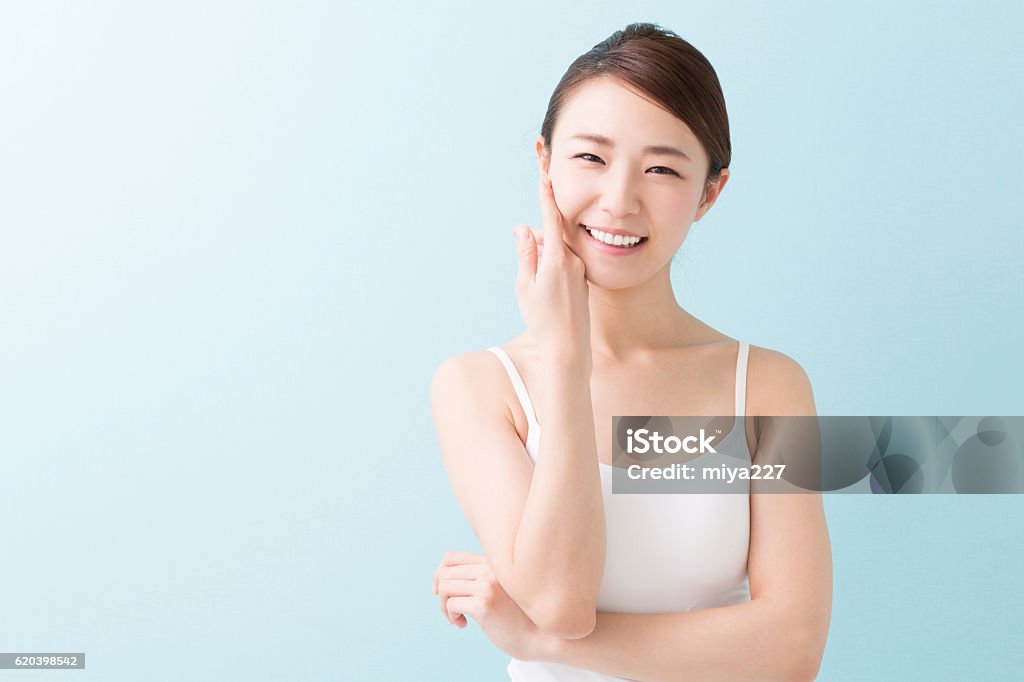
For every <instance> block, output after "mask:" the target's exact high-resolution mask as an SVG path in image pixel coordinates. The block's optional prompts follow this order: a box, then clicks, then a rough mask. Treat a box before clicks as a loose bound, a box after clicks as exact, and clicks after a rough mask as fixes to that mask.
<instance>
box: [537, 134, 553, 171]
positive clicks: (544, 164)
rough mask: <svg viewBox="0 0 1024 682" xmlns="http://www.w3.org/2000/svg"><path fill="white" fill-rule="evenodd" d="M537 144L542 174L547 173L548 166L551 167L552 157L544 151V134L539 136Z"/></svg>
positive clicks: (538, 162) (538, 161) (538, 160)
mask: <svg viewBox="0 0 1024 682" xmlns="http://www.w3.org/2000/svg"><path fill="white" fill-rule="evenodd" d="M535 146H536V148H537V165H538V167H539V168H540V174H541V175H547V174H548V168H550V167H551V157H550V156H549V155H548V154H547V153H546V152H545V151H544V136H543V135H538V136H537V142H536V144H535Z"/></svg>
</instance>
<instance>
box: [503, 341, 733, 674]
mask: <svg viewBox="0 0 1024 682" xmlns="http://www.w3.org/2000/svg"><path fill="white" fill-rule="evenodd" d="M487 350H489V351H491V352H493V353H494V354H495V355H497V356H498V358H499V359H500V360H501V362H502V364H503V365H504V366H505V369H506V370H507V371H508V375H509V378H510V379H511V380H512V385H513V386H514V387H515V391H516V395H517V396H518V398H519V402H520V404H521V405H522V407H523V412H525V413H526V419H527V422H528V425H529V429H528V432H527V438H526V452H527V453H528V454H529V456H530V459H531V461H532V462H534V463H536V461H537V446H538V444H539V443H540V424H538V423H537V416H536V414H534V411H533V403H532V402H531V401H530V396H529V394H528V393H527V391H526V386H525V384H524V383H523V380H522V378H521V377H520V376H519V372H518V371H517V370H516V368H515V365H514V364H513V363H512V359H511V358H510V357H509V356H508V354H507V353H506V352H505V351H504V350H502V349H501V348H499V347H498V346H492V347H491V348H488V349H487ZM749 350H750V348H749V345H748V344H747V343H746V342H740V343H739V349H738V353H737V357H736V407H735V413H736V417H737V418H736V421H735V422H734V424H733V428H731V429H730V430H729V433H728V434H726V436H725V437H724V438H723V439H722V440H720V441H719V448H728V447H730V446H733V444H735V445H734V446H733V447H735V448H737V449H738V451H739V452H742V453H744V456H746V457H747V458H748V459H749V457H750V454H749V449H748V447H747V438H746V431H745V428H744V423H743V416H744V405H745V403H746V387H747V356H748V353H749ZM736 438H739V441H736V440H734V439H736ZM595 456H596V455H595ZM598 464H599V466H600V470H601V489H602V492H603V495H604V513H605V519H606V524H607V533H606V546H605V567H604V577H603V578H602V580H601V588H600V590H599V592H598V597H597V610H598V611H610V612H617V613H674V612H679V611H693V610H697V609H704V608H712V607H716V606H727V605H731V604H739V603H742V602H745V601H749V600H750V584H749V581H748V580H747V550H748V548H749V541H750V498H749V495H743V494H741V493H721V494H712V493H699V494H690V495H686V494H654V493H652V494H643V495H638V494H620V495H613V494H612V467H610V466H608V465H606V464H604V463H600V462H599V463H598ZM508 674H509V677H510V678H511V679H512V680H513V681H514V682H568V681H571V682H625V681H626V679H627V678H623V677H616V676H612V675H605V674H602V673H597V672H594V671H591V670H585V669H583V668H577V667H574V666H568V665H561V664H558V663H545V662H536V661H520V660H518V659H515V658H513V659H511V660H510V661H509V664H508Z"/></svg>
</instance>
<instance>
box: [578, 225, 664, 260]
mask: <svg viewBox="0 0 1024 682" xmlns="http://www.w3.org/2000/svg"><path fill="white" fill-rule="evenodd" d="M580 230H582V231H583V239H584V240H586V242H587V244H589V245H590V246H591V247H593V248H594V249H597V250H598V251H600V252H601V253H607V254H609V255H612V256H628V255H630V254H633V253H636V252H637V251H640V250H641V249H643V248H644V246H646V245H647V242H648V241H650V240H649V239H647V238H644V240H643V241H642V242H640V243H639V244H637V245H636V246H633V247H630V248H628V249H624V248H622V247H621V246H612V245H611V244H605V243H604V242H602V241H598V240H596V239H594V238H593V237H592V236H590V233H589V232H587V231H586V229H584V227H583V225H582V224H580ZM601 231H602V232H605V230H601ZM611 234H625V233H623V232H611ZM631 236H636V235H631Z"/></svg>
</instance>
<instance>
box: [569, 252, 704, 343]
mask: <svg viewBox="0 0 1024 682" xmlns="http://www.w3.org/2000/svg"><path fill="white" fill-rule="evenodd" d="M589 301H590V345H591V350H592V351H593V353H594V361H595V363H596V362H604V361H607V362H612V363H619V362H624V361H628V360H631V359H636V360H639V359H643V358H646V357H650V356H651V355H652V354H654V353H655V352H657V351H659V350H662V349H664V348H668V347H673V346H678V345H680V344H681V343H685V339H686V338H688V337H689V336H690V335H692V334H693V325H694V322H695V318H694V317H693V316H692V315H690V314H689V313H688V312H686V311H685V310H683V309H682V308H681V307H680V306H679V304H678V303H677V302H676V297H675V293H674V292H673V291H672V282H671V279H670V278H669V266H668V265H666V266H665V267H664V268H662V269H661V271H660V272H658V274H657V275H655V276H654V277H652V278H651V279H649V280H647V281H646V282H644V283H642V284H638V285H636V286H634V287H630V288H628V289H614V290H609V289H602V288H601V287H598V286H595V285H593V284H591V285H590V295H589Z"/></svg>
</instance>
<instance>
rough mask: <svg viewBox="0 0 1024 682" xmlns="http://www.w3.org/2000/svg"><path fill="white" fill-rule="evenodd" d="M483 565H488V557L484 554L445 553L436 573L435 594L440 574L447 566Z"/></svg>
mask: <svg viewBox="0 0 1024 682" xmlns="http://www.w3.org/2000/svg"><path fill="white" fill-rule="evenodd" d="M481 563H487V557H486V556H485V555H483V554H477V553H476V552H445V553H444V556H443V557H441V563H440V564H438V566H437V570H436V571H434V594H437V578H438V573H439V572H440V570H441V569H442V568H444V567H445V566H454V565H456V564H481Z"/></svg>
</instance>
